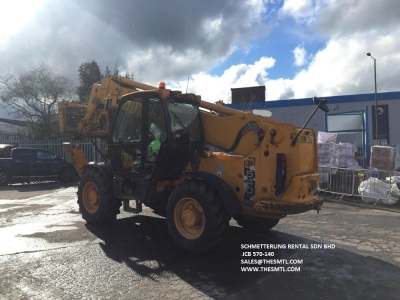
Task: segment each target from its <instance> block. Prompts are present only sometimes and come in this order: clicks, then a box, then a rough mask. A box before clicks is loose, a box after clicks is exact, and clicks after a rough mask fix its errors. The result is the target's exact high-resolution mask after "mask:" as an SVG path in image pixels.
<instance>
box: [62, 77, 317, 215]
mask: <svg viewBox="0 0 400 300" xmlns="http://www.w3.org/2000/svg"><path fill="white" fill-rule="evenodd" d="M139 90H141V92H142V91H149V92H152V93H154V92H156V93H158V94H159V95H160V98H161V100H165V99H166V98H167V97H169V96H170V95H171V94H173V96H174V97H177V98H179V97H180V96H182V97H183V96H184V95H182V94H181V93H180V92H175V91H173V92H172V91H170V90H168V89H164V88H161V89H158V88H156V87H153V86H149V85H145V84H141V83H137V82H134V81H131V80H128V79H125V78H121V77H114V76H109V77H107V78H104V79H103V80H102V82H101V84H95V85H93V88H92V92H91V95H90V99H89V103H88V104H87V105H83V104H80V103H75V102H63V103H60V104H59V117H60V129H61V132H63V133H74V134H80V135H82V136H87V137H101V138H106V137H108V135H109V128H110V123H111V122H112V118H113V111H115V109H116V107H117V105H118V99H119V98H120V97H121V96H123V95H126V94H129V93H135V92H137V91H139ZM193 97H195V99H196V101H198V102H199V106H200V108H201V109H200V114H201V120H202V126H203V133H204V141H205V143H206V144H209V145H212V146H215V147H217V148H220V149H229V148H230V147H231V146H232V145H233V144H234V143H235V139H236V137H237V134H238V132H239V131H240V130H241V128H243V126H246V124H247V123H249V122H254V124H256V125H257V127H258V129H259V132H260V134H261V135H262V136H263V138H262V140H261V142H259V140H258V135H257V134H256V133H255V132H254V131H248V132H246V133H245V134H244V135H243V136H242V138H241V139H240V142H239V143H238V144H237V147H235V149H234V153H235V154H227V153H225V152H207V155H206V157H201V158H200V165H199V171H203V172H206V173H211V174H214V175H217V176H218V177H220V178H221V179H222V180H224V181H225V182H226V184H227V185H229V186H230V187H231V188H232V190H233V191H234V192H235V194H236V196H237V198H238V199H239V201H240V204H241V206H242V211H243V214H245V215H251V216H259V217H266V218H278V219H279V218H283V217H285V216H286V215H289V214H296V213H302V212H305V211H307V210H311V209H319V206H320V205H317V204H316V202H315V198H316V194H317V187H318V180H319V177H318V173H317V172H318V158H317V140H316V136H315V132H314V131H313V130H312V129H307V128H306V129H304V130H303V131H302V132H301V134H300V136H299V137H298V140H297V143H296V144H295V145H294V146H292V145H291V142H292V140H293V138H294V137H295V136H296V134H297V133H298V132H299V131H300V128H298V127H296V126H294V125H290V124H287V123H282V122H279V121H277V120H274V119H272V118H268V117H263V116H258V115H253V114H252V113H250V112H245V111H240V110H235V109H231V108H228V107H226V106H221V105H219V104H213V103H210V102H206V101H202V100H201V97H200V96H194V95H193ZM69 109H84V111H85V114H84V115H82V118H81V119H80V120H79V122H77V124H76V126H75V127H71V126H67V123H68V118H69V117H71V115H69ZM70 149H71V150H70V151H71V152H72V153H74V156H73V157H74V158H75V160H73V162H74V164H75V166H76V168H77V171H78V173H80V174H81V173H82V170H81V167H83V166H84V165H85V164H86V161H85V159H84V156H82V155H81V154H77V153H76V152H79V151H80V150H79V148H72V147H71V148H70ZM67 151H68V149H67ZM279 155H283V159H284V161H283V162H282V163H283V164H284V166H285V169H284V171H285V172H286V174H284V176H285V182H284V186H283V187H281V188H282V190H281V191H279V192H278V193H277V190H276V187H277V182H276V178H277V175H276V174H277V168H279V167H280V166H279V165H278V161H277V157H279ZM191 171H192V169H191V166H190V164H189V165H188V166H187V167H186V170H185V171H184V172H191ZM179 183H180V181H160V182H158V184H157V191H162V190H163V189H167V188H171V187H172V188H173V187H174V186H175V185H177V184H179Z"/></svg>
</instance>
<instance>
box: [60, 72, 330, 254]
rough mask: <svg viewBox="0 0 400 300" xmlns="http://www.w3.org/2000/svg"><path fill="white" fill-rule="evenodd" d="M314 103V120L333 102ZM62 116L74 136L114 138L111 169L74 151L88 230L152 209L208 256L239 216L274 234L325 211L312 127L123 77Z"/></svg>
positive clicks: (181, 239)
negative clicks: (295, 218) (300, 217)
mask: <svg viewBox="0 0 400 300" xmlns="http://www.w3.org/2000/svg"><path fill="white" fill-rule="evenodd" d="M314 102H315V103H316V104H317V107H316V108H315V110H314V112H313V114H314V113H315V112H316V111H317V109H318V108H321V109H323V110H324V111H328V107H327V105H326V101H325V100H322V99H319V98H317V97H314ZM313 114H312V115H313ZM312 115H311V116H310V118H309V119H308V121H309V120H310V119H311V117H312ZM59 117H60V129H61V132H63V133H65V134H68V133H69V134H74V135H80V136H83V137H92V138H104V139H107V140H108V148H107V151H106V153H105V154H104V155H103V156H104V158H105V161H104V162H91V163H87V161H86V158H85V155H84V154H83V153H82V151H81V149H80V147H79V146H74V145H70V144H67V145H65V150H66V156H67V159H69V160H70V161H71V162H73V163H74V165H75V168H76V169H77V172H78V173H79V175H80V176H81V181H80V183H79V186H78V204H79V208H80V212H81V213H82V217H83V218H84V219H85V220H86V221H87V222H88V223H91V224H107V223H109V222H110V221H113V220H115V219H116V216H117V214H118V213H119V212H120V207H121V205H122V203H124V208H126V206H127V203H129V202H128V201H129V200H136V213H140V212H141V211H142V204H144V205H146V206H148V207H150V208H153V209H165V210H166V219H167V224H168V230H169V232H170V234H171V235H172V237H173V239H174V240H175V242H177V243H178V244H179V245H180V246H181V247H182V248H184V249H186V250H188V251H191V252H196V253H200V252H205V251H209V250H210V249H212V248H213V247H214V246H216V245H217V244H218V243H219V242H220V241H221V240H222V239H223V238H224V236H225V235H226V232H227V230H228V228H229V220H230V219H231V217H233V218H234V219H235V220H236V221H237V222H238V224H239V225H241V226H243V227H244V228H247V229H250V230H254V231H258V232H265V231H267V230H269V229H271V228H272V227H274V226H275V225H276V224H278V222H279V220H280V219H282V218H284V217H285V216H287V215H290V214H298V213H303V212H306V211H309V210H312V209H315V210H319V209H320V207H321V205H322V200H320V199H318V198H317V197H316V194H317V187H318V180H319V178H318V173H317V172H318V158H317V144H316V143H317V141H316V136H315V132H314V131H313V130H312V129H308V128H305V126H306V124H307V122H308V121H307V122H306V124H304V126H303V127H302V128H298V127H296V126H293V125H290V124H286V123H282V122H279V121H277V120H274V119H272V118H268V117H263V116H259V115H255V114H253V113H252V112H246V111H239V110H235V109H230V108H228V107H226V106H223V105H220V104H213V103H210V102H206V101H202V100H201V97H200V96H197V95H194V94H183V93H182V92H180V91H172V90H169V89H166V88H165V84H164V83H160V86H159V87H158V88H157V87H153V86H149V85H146V84H143V83H139V82H135V81H132V80H129V79H126V78H122V77H116V76H109V77H107V78H104V79H103V80H102V81H101V83H99V84H94V85H93V87H92V91H91V95H90V98H89V102H88V104H87V105H83V104H79V103H75V102H61V103H59ZM209 146H214V147H217V148H219V149H222V151H221V152H211V151H209V150H208V148H207V147H209ZM229 153H231V154H229Z"/></svg>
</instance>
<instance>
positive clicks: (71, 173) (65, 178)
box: [58, 167, 76, 183]
mask: <svg viewBox="0 0 400 300" xmlns="http://www.w3.org/2000/svg"><path fill="white" fill-rule="evenodd" d="M58 180H59V181H60V182H61V183H66V182H73V181H75V180H76V172H75V169H74V168H72V167H65V168H63V169H62V170H61V172H60V175H59V176H58Z"/></svg>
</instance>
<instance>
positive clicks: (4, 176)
mask: <svg viewBox="0 0 400 300" xmlns="http://www.w3.org/2000/svg"><path fill="white" fill-rule="evenodd" d="M9 182H10V173H8V171H7V170H5V169H0V186H3V185H7V184H8V183H9Z"/></svg>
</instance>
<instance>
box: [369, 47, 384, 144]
mask: <svg viewBox="0 0 400 300" xmlns="http://www.w3.org/2000/svg"><path fill="white" fill-rule="evenodd" d="M367 56H370V57H371V58H372V59H373V60H374V76H375V138H376V144H377V145H380V144H381V143H380V140H379V143H378V101H377V99H376V59H375V58H374V57H373V56H372V55H371V53H369V52H368V53H367Z"/></svg>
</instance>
